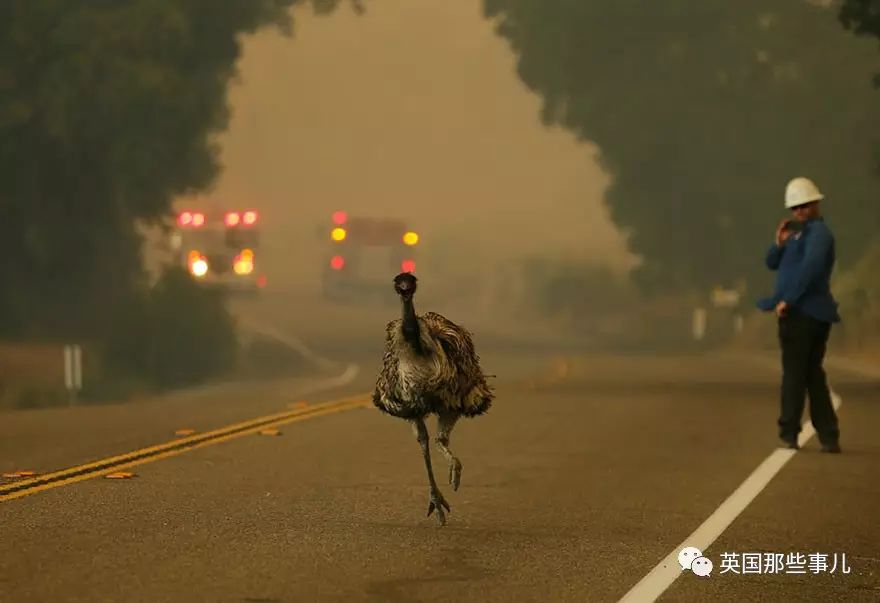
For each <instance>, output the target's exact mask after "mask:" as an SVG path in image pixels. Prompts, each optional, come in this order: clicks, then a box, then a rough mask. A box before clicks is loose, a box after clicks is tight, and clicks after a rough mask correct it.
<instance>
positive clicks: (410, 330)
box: [401, 298, 422, 353]
mask: <svg viewBox="0 0 880 603" xmlns="http://www.w3.org/2000/svg"><path fill="white" fill-rule="evenodd" d="M401 328H402V330H403V338H404V340H405V341H406V342H407V343H408V344H410V345H411V346H412V348H413V349H414V350H415V351H416V352H419V353H421V352H422V339H421V337H420V336H419V321H418V320H417V319H416V308H415V306H414V305H413V301H412V298H409V299H405V300H403V325H402V326H401Z"/></svg>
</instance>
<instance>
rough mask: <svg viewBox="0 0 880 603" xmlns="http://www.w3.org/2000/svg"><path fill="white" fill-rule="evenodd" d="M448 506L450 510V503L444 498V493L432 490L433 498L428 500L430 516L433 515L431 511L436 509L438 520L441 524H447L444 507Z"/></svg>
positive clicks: (447, 508)
mask: <svg viewBox="0 0 880 603" xmlns="http://www.w3.org/2000/svg"><path fill="white" fill-rule="evenodd" d="M444 507H445V508H446V510H447V511H450V512H451V510H450V508H449V503H448V502H446V499H444V498H443V495H442V494H441V493H440V490H432V491H431V498H430V501H429V502H428V515H427V516H428V517H430V516H431V513H433V512H434V509H436V510H437V520H438V521H439V522H440V525H441V526H444V525H446V514H445V513H444V512H443V508H444Z"/></svg>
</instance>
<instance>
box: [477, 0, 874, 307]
mask: <svg viewBox="0 0 880 603" xmlns="http://www.w3.org/2000/svg"><path fill="white" fill-rule="evenodd" d="M484 11H485V14H486V16H487V17H489V18H492V19H494V20H495V22H496V25H497V32H498V33H499V35H501V36H502V37H504V38H506V39H507V40H508V41H509V42H510V45H511V47H512V49H513V51H514V52H515V53H516V55H517V58H518V64H517V71H518V74H519V76H520V77H521V79H522V80H523V81H524V82H525V83H526V84H527V85H528V86H529V87H530V88H531V89H532V90H534V91H535V92H537V93H538V94H539V95H540V96H541V97H542V99H543V108H542V113H541V117H542V119H543V121H544V122H545V123H547V124H560V125H562V126H564V127H567V128H569V129H570V130H572V131H573V132H574V133H575V134H576V135H577V136H578V137H579V138H581V139H583V140H589V141H592V142H595V143H596V144H597V145H598V147H599V149H600V152H601V159H602V161H603V163H604V166H605V167H606V169H607V170H608V171H609V172H610V173H611V175H612V176H613V182H612V185H611V187H610V189H609V191H608V192H607V194H606V199H605V200H606V203H607V204H608V206H609V209H610V213H611V216H612V219H613V220H614V221H615V223H616V224H617V225H618V226H619V227H620V228H622V229H623V230H624V231H625V232H627V233H628V234H629V245H630V248H631V249H632V250H633V251H634V252H636V253H638V254H639V255H641V256H642V258H643V263H642V265H641V266H640V267H639V268H638V269H637V271H636V273H635V274H634V277H635V279H636V280H637V282H639V283H640V284H641V285H642V286H643V288H645V289H647V290H655V291H656V290H662V289H673V288H690V287H696V288H698V289H701V290H706V289H708V287H710V286H712V285H714V284H716V283H720V284H728V285H730V284H733V283H734V282H736V281H738V280H739V279H746V280H747V281H748V282H750V283H752V284H755V283H758V282H760V281H761V280H764V279H766V275H765V274H764V272H763V268H762V263H761V258H762V255H763V250H764V249H765V247H766V245H767V244H769V242H770V241H771V240H772V231H773V228H774V226H775V223H776V221H777V220H778V219H779V218H780V217H781V216H782V215H784V214H783V209H782V193H783V190H784V187H785V184H786V182H787V180H788V179H789V178H792V177H794V176H799V175H807V176H810V177H812V178H814V179H815V180H816V181H817V182H818V183H819V185H820V187H822V188H823V190H824V191H825V192H826V193H827V195H828V198H829V200H828V202H827V203H826V207H827V213H828V214H829V221H830V222H831V223H832V224H833V226H834V227H835V228H836V229H837V230H838V231H843V232H846V237H845V239H842V240H841V241H840V243H839V245H838V251H839V256H840V257H841V259H842V260H843V261H844V262H848V261H852V260H853V259H854V258H856V257H857V256H858V254H859V252H860V251H861V250H862V248H863V246H864V244H865V243H866V242H867V240H868V239H869V237H870V236H871V234H872V232H873V231H874V229H876V227H877V225H878V218H880V207H878V204H877V203H876V181H875V180H874V176H873V174H872V170H871V166H870V165H869V162H868V161H867V160H866V159H867V157H868V155H869V152H868V150H869V149H870V148H871V144H872V140H871V136H872V135H873V134H872V133H873V132H876V131H877V129H878V125H880V116H878V115H877V113H876V111H874V107H875V105H876V98H875V97H874V96H873V92H872V91H871V89H870V86H868V85H866V83H865V81H864V77H863V75H864V73H865V70H866V69H869V68H870V67H869V66H872V65H874V64H875V62H876V55H875V54H874V52H873V50H872V49H870V48H868V47H867V45H865V44H859V43H857V42H856V41H853V40H851V39H847V37H846V35H845V32H843V31H842V30H841V28H840V26H839V24H838V23H836V21H835V19H834V18H833V15H832V13H831V11H829V10H828V9H827V8H824V7H822V6H817V3H815V2H813V3H809V2H806V1H792V0H760V1H759V0H741V1H739V2H726V1H724V0H705V1H702V2H693V1H687V0H664V1H663V2H642V1H639V0H620V1H615V2H603V1H601V0H544V1H542V2H532V1H531V0H484Z"/></svg>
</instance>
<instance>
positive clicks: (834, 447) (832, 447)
mask: <svg viewBox="0 0 880 603" xmlns="http://www.w3.org/2000/svg"><path fill="white" fill-rule="evenodd" d="M822 452H829V453H831V454H840V444H838V443H837V442H831V443H830V444H822Z"/></svg>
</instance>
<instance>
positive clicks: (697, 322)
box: [691, 308, 706, 341]
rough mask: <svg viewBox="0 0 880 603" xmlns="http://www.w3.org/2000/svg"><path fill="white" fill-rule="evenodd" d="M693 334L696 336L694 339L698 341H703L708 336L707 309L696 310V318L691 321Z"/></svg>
mask: <svg viewBox="0 0 880 603" xmlns="http://www.w3.org/2000/svg"><path fill="white" fill-rule="evenodd" d="M691 332H692V334H693V336H694V339H695V340H697V341H702V340H703V337H705V336H706V309H705V308H694V316H693V320H692V321H691Z"/></svg>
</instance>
